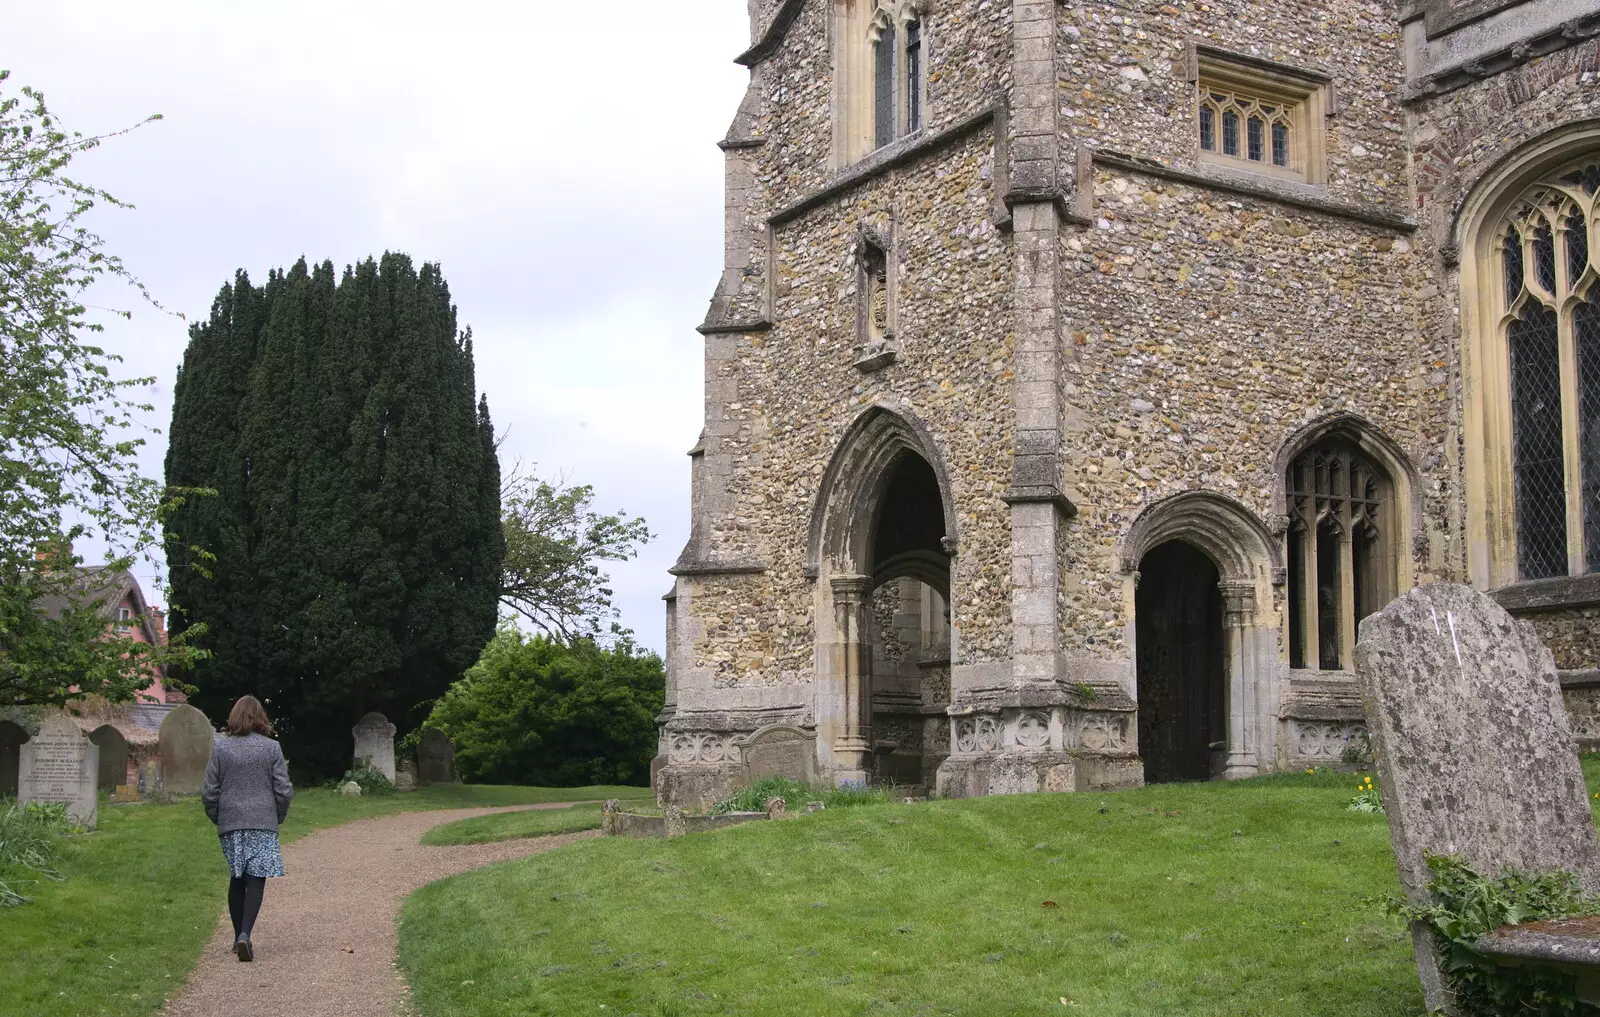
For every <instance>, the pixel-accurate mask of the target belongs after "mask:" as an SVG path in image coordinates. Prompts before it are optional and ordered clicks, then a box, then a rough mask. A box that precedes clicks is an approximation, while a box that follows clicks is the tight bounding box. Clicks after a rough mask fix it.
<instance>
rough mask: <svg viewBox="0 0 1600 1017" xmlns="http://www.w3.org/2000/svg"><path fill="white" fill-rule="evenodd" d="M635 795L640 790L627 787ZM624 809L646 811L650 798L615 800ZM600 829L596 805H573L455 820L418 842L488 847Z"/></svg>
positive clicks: (436, 828)
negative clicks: (492, 844)
mask: <svg viewBox="0 0 1600 1017" xmlns="http://www.w3.org/2000/svg"><path fill="white" fill-rule="evenodd" d="M628 790H629V791H630V792H633V793H634V794H637V793H638V792H639V791H640V790H641V789H640V788H628ZM618 800H619V801H621V802H622V807H623V808H624V809H636V808H649V807H653V806H654V805H655V799H653V798H639V799H637V800H631V799H627V798H621V799H618ZM598 829H600V806H599V805H573V806H569V807H568V808H565V809H550V810H543V809H541V810H538V811H531V812H502V813H500V814H498V815H493V816H477V817H475V818H473V819H458V820H456V821H455V822H454V823H446V824H445V825H443V826H436V827H434V828H433V829H431V830H429V831H428V832H427V833H425V834H423V835H422V843H424V844H426V845H428V846H429V847H444V846H447V845H451V844H488V843H490V842H492V841H499V840H518V839H521V838H525V837H548V836H550V835H552V834H557V833H576V832H577V831H579V830H598Z"/></svg>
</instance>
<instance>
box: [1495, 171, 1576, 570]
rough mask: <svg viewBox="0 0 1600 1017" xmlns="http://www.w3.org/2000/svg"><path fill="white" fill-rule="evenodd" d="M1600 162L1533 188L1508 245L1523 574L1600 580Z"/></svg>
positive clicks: (1505, 317)
mask: <svg viewBox="0 0 1600 1017" xmlns="http://www.w3.org/2000/svg"><path fill="white" fill-rule="evenodd" d="M1597 191H1600V164H1595V163H1594V162H1593V161H1592V160H1591V161H1590V162H1588V163H1585V164H1582V165H1579V166H1576V167H1570V168H1569V169H1567V170H1565V171H1562V172H1561V173H1558V174H1555V175H1554V176H1553V177H1552V178H1550V179H1548V180H1546V181H1543V182H1541V183H1539V184H1536V185H1535V186H1533V187H1531V188H1529V189H1528V190H1527V191H1526V192H1525V193H1523V194H1522V195H1521V196H1520V197H1519V198H1518V199H1517V201H1516V202H1515V203H1514V204H1513V205H1512V207H1511V210H1510V212H1509V213H1508V214H1507V216H1506V220H1505V223H1504V225H1503V226H1502V227H1501V228H1502V229H1503V230H1504V232H1503V234H1501V236H1502V240H1501V244H1500V269H1501V271H1500V274H1501V277H1502V278H1503V279H1504V282H1505V287H1504V295H1505V302H1504V304H1503V306H1502V308H1501V318H1500V328H1501V333H1500V334H1501V337H1502V341H1503V342H1504V344H1505V356H1506V366H1507V368H1508V371H1509V374H1508V378H1509V387H1510V397H1511V400H1510V401H1511V420H1510V424H1511V470H1512V477H1511V480H1512V485H1511V495H1512V510H1513V513H1514V515H1515V521H1516V526H1515V532H1516V544H1517V548H1516V560H1517V576H1518V578H1520V579H1549V578H1553V577H1556V576H1566V575H1570V574H1573V573H1575V572H1578V573H1581V572H1596V571H1600V286H1597V284H1596V282H1595V268H1594V265H1593V262H1592V259H1591V257H1590V253H1591V252H1592V251H1593V250H1594V244H1593V240H1594V238H1593V237H1592V236H1591V235H1590V230H1591V229H1592V228H1593V226H1594V221H1595V205H1596V192H1597Z"/></svg>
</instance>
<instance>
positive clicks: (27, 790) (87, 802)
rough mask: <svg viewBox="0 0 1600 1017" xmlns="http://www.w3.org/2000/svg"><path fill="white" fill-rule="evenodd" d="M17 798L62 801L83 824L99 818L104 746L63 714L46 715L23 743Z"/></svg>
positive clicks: (24, 801) (22, 800)
mask: <svg viewBox="0 0 1600 1017" xmlns="http://www.w3.org/2000/svg"><path fill="white" fill-rule="evenodd" d="M18 769H19V773H18V781H17V801H18V802H19V803H21V804H24V805H25V804H27V803H28V802H61V803H63V804H65V805H66V807H67V815H68V816H69V817H70V818H71V819H72V821H73V822H74V823H77V824H78V825H80V826H87V827H93V826H94V825H95V822H96V820H97V819H98V818H99V816H98V810H99V804H100V796H99V793H98V790H99V789H98V787H97V783H98V778H99V773H100V746H98V745H96V744H95V743H94V742H91V741H90V740H89V739H88V738H86V737H85V736H84V733H83V731H82V730H80V729H79V727H78V725H76V724H74V723H73V722H72V721H71V720H70V719H69V718H67V717H64V716H62V715H61V714H59V713H58V714H55V715H53V716H50V717H46V718H45V721H44V723H43V724H42V725H40V727H39V733H38V734H36V735H34V736H33V737H32V738H30V739H29V740H28V743H27V744H26V745H24V746H22V758H21V765H20V767H19V768H18Z"/></svg>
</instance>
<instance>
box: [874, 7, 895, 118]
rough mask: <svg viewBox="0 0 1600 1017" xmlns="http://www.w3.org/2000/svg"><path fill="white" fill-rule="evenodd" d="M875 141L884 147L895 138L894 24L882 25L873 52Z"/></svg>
mask: <svg viewBox="0 0 1600 1017" xmlns="http://www.w3.org/2000/svg"><path fill="white" fill-rule="evenodd" d="M873 60H874V65H873V66H874V68H875V71H874V74H873V82H874V85H873V93H872V122H873V142H874V144H876V145H877V147H879V148H882V147H883V146H884V145H887V144H888V143H889V142H891V141H893V140H894V133H895V132H894V128H895V124H894V25H893V23H890V24H887V25H883V26H880V27H879V29H878V44H877V49H876V51H875V52H874V54H873Z"/></svg>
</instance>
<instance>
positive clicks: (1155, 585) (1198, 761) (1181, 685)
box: [1135, 540, 1228, 784]
mask: <svg viewBox="0 0 1600 1017" xmlns="http://www.w3.org/2000/svg"><path fill="white" fill-rule="evenodd" d="M1220 580H1221V577H1220V575H1219V573H1218V572H1217V566H1216V563H1215V562H1213V561H1212V560H1211V559H1210V558H1209V557H1207V556H1206V553H1205V552H1204V551H1201V550H1200V549H1199V548H1197V547H1195V546H1194V545H1193V544H1190V543H1187V542H1185V541H1183V540H1169V541H1167V542H1166V543H1164V544H1160V545H1157V546H1156V547H1155V548H1153V549H1151V551H1150V552H1149V553H1148V554H1146V555H1145V556H1144V558H1143V560H1142V561H1141V562H1140V563H1139V589H1138V592H1137V595H1136V602H1135V603H1136V606H1135V620H1136V625H1137V628H1138V632H1137V640H1138V642H1137V647H1138V660H1137V668H1138V681H1139V754H1140V755H1141V756H1142V757H1143V759H1144V779H1145V783H1147V784H1156V783H1162V782H1165V781H1174V780H1209V779H1210V778H1211V777H1212V775H1213V774H1215V773H1216V772H1218V771H1220V770H1221V769H1222V768H1223V766H1224V765H1225V764H1226V753H1227V745H1228V730H1227V687H1226V685H1227V668H1226V665H1225V662H1224V660H1223V654H1224V646H1223V628H1222V591H1221V589H1220V587H1219V583H1220ZM1219 764H1222V765H1219Z"/></svg>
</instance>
